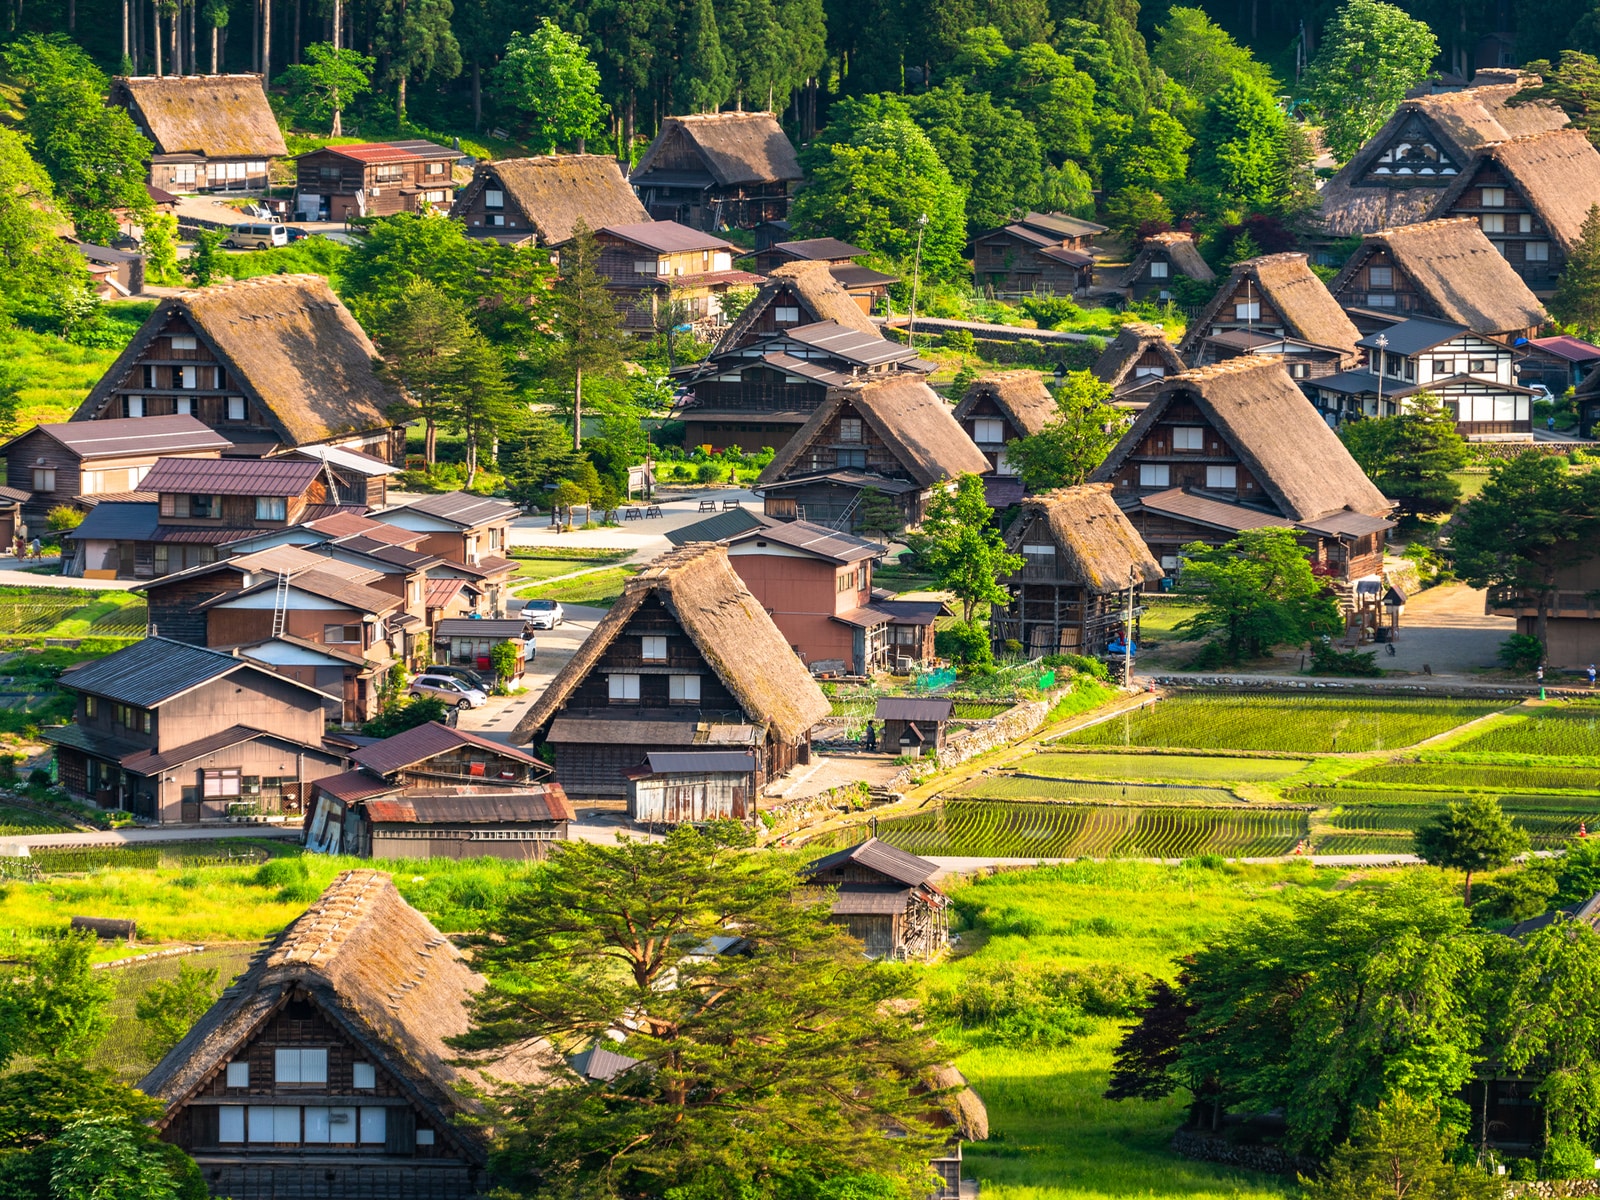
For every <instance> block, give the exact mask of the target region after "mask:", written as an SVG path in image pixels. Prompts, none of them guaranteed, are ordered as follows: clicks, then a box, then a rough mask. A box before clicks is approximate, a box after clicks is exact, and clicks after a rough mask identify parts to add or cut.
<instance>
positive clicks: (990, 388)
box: [950, 371, 1061, 435]
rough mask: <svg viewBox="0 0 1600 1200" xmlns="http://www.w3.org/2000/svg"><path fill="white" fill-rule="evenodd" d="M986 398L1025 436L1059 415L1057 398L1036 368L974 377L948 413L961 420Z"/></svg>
mask: <svg viewBox="0 0 1600 1200" xmlns="http://www.w3.org/2000/svg"><path fill="white" fill-rule="evenodd" d="M985 398H987V399H990V400H993V401H994V402H995V404H996V405H997V406H998V407H999V409H1000V411H1001V412H1003V413H1005V414H1006V416H1008V417H1010V418H1011V423H1012V424H1013V425H1015V426H1016V427H1017V428H1018V429H1019V430H1021V431H1022V433H1023V434H1024V435H1032V434H1035V433H1038V432H1039V431H1040V430H1041V429H1043V428H1044V427H1045V425H1046V424H1047V423H1048V422H1050V421H1052V420H1054V419H1055V418H1056V417H1058V416H1060V415H1061V410H1060V409H1059V408H1057V407H1056V398H1055V397H1054V396H1052V395H1051V394H1050V389H1049V388H1047V387H1045V385H1044V376H1043V375H1041V374H1039V372H1037V371H996V372H995V373H994V374H992V375H984V376H982V377H981V378H978V379H974V380H973V381H972V383H971V384H970V385H969V386H968V387H967V391H966V395H964V396H962V397H961V402H960V403H959V404H957V405H956V408H955V412H953V413H951V414H950V415H951V416H952V417H954V418H955V419H956V420H957V421H960V420H964V419H965V418H966V415H967V414H968V413H969V412H971V411H972V408H973V406H974V405H975V404H977V403H978V401H980V400H983V399H985Z"/></svg>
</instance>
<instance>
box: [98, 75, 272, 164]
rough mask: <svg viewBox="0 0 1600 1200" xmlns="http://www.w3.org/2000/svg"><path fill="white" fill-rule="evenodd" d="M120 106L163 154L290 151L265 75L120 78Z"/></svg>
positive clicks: (116, 97)
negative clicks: (273, 113)
mask: <svg viewBox="0 0 1600 1200" xmlns="http://www.w3.org/2000/svg"><path fill="white" fill-rule="evenodd" d="M111 103H113V104H120V105H122V106H123V107H125V108H127V109H128V110H129V111H130V113H131V114H132V115H133V118H134V122H135V123H136V124H137V125H139V126H140V128H142V129H143V130H144V131H145V133H146V134H148V135H149V137H150V140H151V141H152V142H154V143H155V146H156V153H157V154H203V155H205V156H206V157H207V158H280V157H282V156H283V155H285V154H288V153H289V150H288V147H286V146H285V145H284V144H283V133H282V131H281V130H279V128H278V121H277V118H275V117H274V116H273V115H272V106H271V105H270V104H268V103H267V93H266V89H265V88H263V87H262V84H261V76H259V75H168V76H165V77H162V78H156V77H155V76H149V75H136V76H120V77H118V78H117V79H115V80H113V81H112V84H111Z"/></svg>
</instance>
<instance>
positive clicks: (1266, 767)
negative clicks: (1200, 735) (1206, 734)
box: [1017, 751, 1306, 782]
mask: <svg viewBox="0 0 1600 1200" xmlns="http://www.w3.org/2000/svg"><path fill="white" fill-rule="evenodd" d="M1305 765H1306V760H1305V759H1301V758H1292V759H1281V758H1227V757H1224V756H1221V755H1216V756H1212V755H1200V754H1093V753H1087V754H1050V753H1048V752H1045V751H1041V752H1040V753H1038V754H1036V755H1035V756H1034V757H1032V758H1029V759H1025V760H1023V761H1022V762H1020V763H1018V764H1017V767H1018V770H1021V771H1026V772H1027V773H1028V774H1030V775H1058V776H1060V777H1061V778H1063V779H1151V780H1165V779H1172V780H1183V781H1191V780H1201V779H1216V780H1228V781H1240V782H1244V781H1250V780H1259V781H1265V782H1270V781H1272V780H1276V779H1284V778H1287V777H1288V776H1290V775H1293V774H1295V773H1296V772H1298V771H1300V770H1301V769H1302V768H1304V766H1305Z"/></svg>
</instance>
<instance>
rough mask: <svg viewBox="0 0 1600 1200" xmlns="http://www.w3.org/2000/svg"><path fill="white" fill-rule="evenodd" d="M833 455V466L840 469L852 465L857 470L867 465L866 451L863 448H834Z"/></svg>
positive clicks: (863, 468)
mask: <svg viewBox="0 0 1600 1200" xmlns="http://www.w3.org/2000/svg"><path fill="white" fill-rule="evenodd" d="M833 457H834V466H836V467H838V468H839V469H840V470H845V469H847V468H851V467H853V468H855V469H856V470H858V471H862V470H865V469H866V466H867V452H866V451H865V450H835V451H834V452H833Z"/></svg>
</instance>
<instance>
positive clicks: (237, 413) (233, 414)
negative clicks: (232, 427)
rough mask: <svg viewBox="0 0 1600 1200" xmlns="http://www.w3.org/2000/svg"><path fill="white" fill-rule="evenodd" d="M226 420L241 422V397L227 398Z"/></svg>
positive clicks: (242, 405) (242, 417)
mask: <svg viewBox="0 0 1600 1200" xmlns="http://www.w3.org/2000/svg"><path fill="white" fill-rule="evenodd" d="M228 420H230V421H242V420H244V397H243V396H229V397H228Z"/></svg>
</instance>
